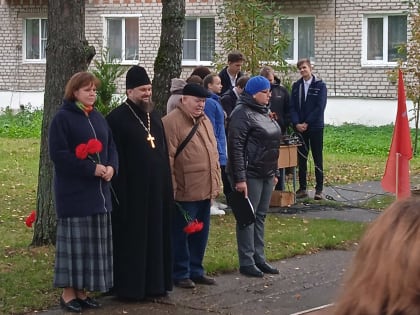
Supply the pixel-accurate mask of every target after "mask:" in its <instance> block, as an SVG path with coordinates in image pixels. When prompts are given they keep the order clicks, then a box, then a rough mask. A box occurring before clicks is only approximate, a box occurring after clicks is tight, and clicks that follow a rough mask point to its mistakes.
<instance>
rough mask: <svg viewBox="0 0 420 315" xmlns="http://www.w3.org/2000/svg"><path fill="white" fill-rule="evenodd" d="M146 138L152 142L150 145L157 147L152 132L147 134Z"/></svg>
mask: <svg viewBox="0 0 420 315" xmlns="http://www.w3.org/2000/svg"><path fill="white" fill-rule="evenodd" d="M146 140H147V141H149V142H150V146H151V147H152V149H154V148H155V147H156V146H155V141H154V140H155V137H153V136H152V135H151V134H150V133H149V134H148V135H147V138H146Z"/></svg>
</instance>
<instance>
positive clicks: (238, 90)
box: [220, 76, 249, 117]
mask: <svg viewBox="0 0 420 315" xmlns="http://www.w3.org/2000/svg"><path fill="white" fill-rule="evenodd" d="M248 80H249V77H248V76H241V77H240V78H238V80H236V85H235V86H234V88H233V89H229V90H227V91H226V92H225V93H223V95H222V96H221V97H220V103H221V104H222V107H223V110H224V111H225V113H226V116H227V117H229V115H230V113H231V112H232V110H233V109H234V108H235V106H236V101H237V100H238V98H239V95H241V94H242V92H243V91H244V88H245V85H246V83H247V82H248Z"/></svg>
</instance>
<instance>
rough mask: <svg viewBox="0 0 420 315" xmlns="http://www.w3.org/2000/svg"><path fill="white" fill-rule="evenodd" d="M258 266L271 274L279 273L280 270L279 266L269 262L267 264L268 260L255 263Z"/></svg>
mask: <svg viewBox="0 0 420 315" xmlns="http://www.w3.org/2000/svg"><path fill="white" fill-rule="evenodd" d="M255 265H256V266H257V267H258V269H260V270H261V271H262V272H265V273H269V274H272V275H277V274H279V271H278V269H277V268H274V267H273V266H271V265H269V264H267V263H266V262H263V263H262V264H255Z"/></svg>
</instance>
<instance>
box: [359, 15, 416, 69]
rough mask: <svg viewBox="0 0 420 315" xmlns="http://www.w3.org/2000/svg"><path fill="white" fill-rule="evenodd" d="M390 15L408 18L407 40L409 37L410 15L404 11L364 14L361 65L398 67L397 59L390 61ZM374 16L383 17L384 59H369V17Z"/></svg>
mask: <svg viewBox="0 0 420 315" xmlns="http://www.w3.org/2000/svg"><path fill="white" fill-rule="evenodd" d="M390 16H405V17H406V18H407V30H406V31H407V42H408V38H409V34H408V25H409V24H408V23H409V21H408V15H407V12H404V11H393V12H377V13H366V14H364V15H363V22H362V55H361V65H362V67H363V66H365V67H366V66H368V67H384V66H386V67H396V66H397V64H398V62H397V61H388V27H389V22H388V18H389V17H390ZM372 18H381V19H382V55H383V59H382V60H368V59H367V54H368V49H367V48H368V19H372ZM385 21H386V23H385Z"/></svg>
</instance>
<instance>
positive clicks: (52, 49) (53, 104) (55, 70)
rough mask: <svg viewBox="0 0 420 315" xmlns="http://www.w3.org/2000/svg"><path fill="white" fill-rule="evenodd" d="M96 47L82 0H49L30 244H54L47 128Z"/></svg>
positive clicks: (51, 178)
mask: <svg viewBox="0 0 420 315" xmlns="http://www.w3.org/2000/svg"><path fill="white" fill-rule="evenodd" d="M94 55H95V48H94V47H93V46H88V43H87V41H86V39H85V0H74V1H68V0H49V1H48V42H47V48H46V58H47V67H46V78H45V94H44V116H43V121H42V131H41V149H40V161H39V175H38V191H37V219H36V223H35V229H34V236H33V239H32V245H34V246H41V245H47V244H55V238H56V220H55V217H56V216H55V207H54V202H53V190H52V189H53V165H52V162H51V160H50V158H49V154H48V129H49V126H50V122H51V120H52V118H53V117H54V114H55V112H56V111H57V109H58V107H59V106H60V104H61V101H62V98H63V94H64V88H65V85H66V83H67V81H68V80H69V79H70V77H71V76H72V75H73V74H74V73H76V72H78V71H85V70H86V69H87V67H88V65H89V63H90V61H91V60H92V58H93V56H94Z"/></svg>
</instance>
